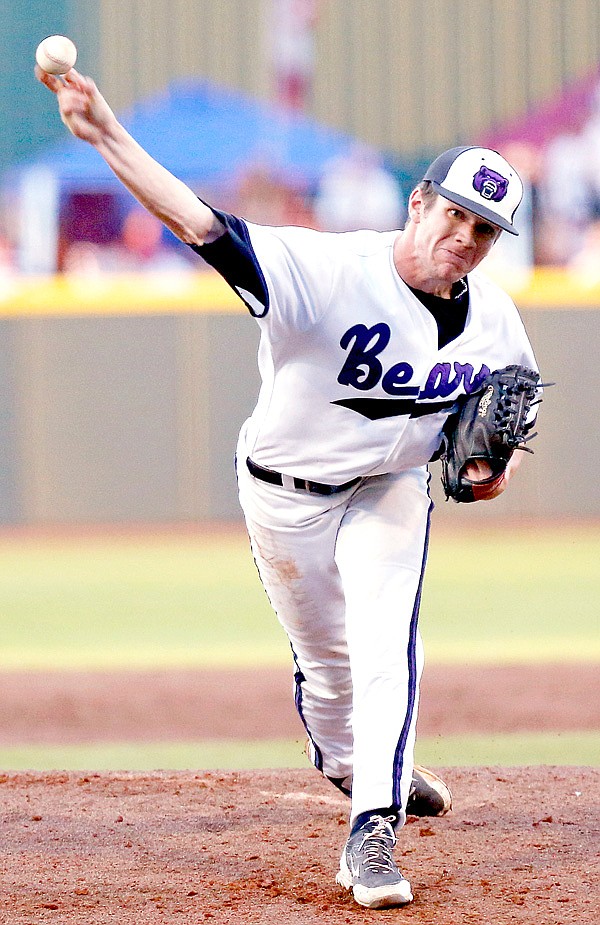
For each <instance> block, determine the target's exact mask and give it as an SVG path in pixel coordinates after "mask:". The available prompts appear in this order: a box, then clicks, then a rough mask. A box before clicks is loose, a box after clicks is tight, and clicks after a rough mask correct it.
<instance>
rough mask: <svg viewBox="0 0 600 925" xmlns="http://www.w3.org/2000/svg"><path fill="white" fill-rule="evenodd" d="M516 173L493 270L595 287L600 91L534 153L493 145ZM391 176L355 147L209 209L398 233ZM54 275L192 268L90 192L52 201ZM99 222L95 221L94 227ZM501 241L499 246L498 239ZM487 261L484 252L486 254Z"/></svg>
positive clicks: (145, 227)
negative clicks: (514, 232) (571, 279)
mask: <svg viewBox="0 0 600 925" xmlns="http://www.w3.org/2000/svg"><path fill="white" fill-rule="evenodd" d="M502 154H504V155H505V156H506V157H507V159H508V160H509V161H511V162H512V163H513V164H514V165H515V167H516V168H517V170H519V172H520V173H521V176H522V177H523V180H524V183H525V197H524V202H523V205H522V207H521V210H520V226H519V227H520V232H521V233H520V236H519V238H518V239H512V240H510V236H507V235H504V236H503V238H502V239H501V241H500V245H499V246H498V247H497V248H495V249H494V250H495V251H496V253H495V254H494V260H495V261H496V263H497V264H498V265H499V266H500V268H502V264H503V263H505V265H506V267H507V268H513V269H514V268H517V269H530V268H532V267H536V266H542V267H543V266H546V267H547V266H550V267H565V268H569V269H571V270H572V271H573V272H575V273H576V274H577V275H578V276H579V277H580V278H581V279H583V280H585V281H588V282H590V283H595V282H600V84H599V85H598V87H597V88H596V90H595V92H594V93H593V94H592V98H591V100H590V105H589V108H588V111H586V112H585V113H582V114H581V119H580V120H579V124H578V127H577V129H574V128H570V129H569V130H567V131H564V132H562V133H558V134H556V135H555V136H554V137H552V138H551V139H550V140H549V141H547V142H545V143H544V144H543V145H539V146H535V145H534V144H532V143H531V142H525V141H513V142H511V143H507V144H505V145H503V147H502ZM398 176H399V174H398V173H397V172H394V171H392V170H391V169H390V168H389V167H388V166H386V164H385V162H384V160H383V158H382V157H379V156H378V155H377V154H376V153H374V152H373V149H371V148H368V147H366V146H363V145H360V144H356V146H355V147H354V149H353V150H352V151H351V152H350V153H349V154H348V155H347V156H346V157H343V158H337V159H335V160H334V161H332V162H330V163H329V164H327V165H326V166H325V168H324V170H323V172H322V175H321V178H320V182H319V184H318V186H317V187H316V188H314V189H309V188H307V187H305V186H303V185H302V183H300V182H298V180H297V178H291V179H290V178H289V177H287V176H285V174H282V173H281V171H275V170H271V169H270V168H269V166H268V165H265V164H256V165H254V166H252V167H249V168H248V169H247V170H246V171H245V173H244V174H243V175H242V176H240V177H239V178H238V179H237V181H236V182H235V184H234V185H233V186H232V188H231V189H230V190H229V191H228V193H227V195H226V196H225V201H223V199H218V200H215V201H216V202H218V204H219V206H221V207H224V208H225V209H228V210H229V211H232V212H234V213H236V214H238V215H241V216H243V217H245V218H247V219H248V220H251V221H255V222H259V223H264V224H274V225H287V224H295V225H304V226H307V227H314V228H319V229H321V230H324V231H352V230H355V229H358V228H373V229H376V230H381V231H384V230H391V229H395V228H400V227H402V226H403V224H404V221H405V218H406V206H405V203H406V197H407V194H408V192H410V190H409V189H404V188H403V187H402V185H401V183H400V181H399V179H398ZM61 210H62V211H64V213H65V214H64V215H62V216H61V218H60V220H59V223H58V239H59V240H58V247H57V256H56V262H57V270H58V271H59V272H62V273H66V274H77V275H86V276H90V275H95V274H103V273H111V272H112V273H119V272H138V271H147V270H151V271H157V272H158V271H159V272H174V273H182V272H187V271H191V270H194V269H197V268H198V260H197V258H196V257H195V256H194V255H193V254H192V253H191V251H189V252H188V249H186V248H182V247H180V246H178V243H177V242H176V241H175V239H174V238H173V237H172V235H170V233H169V232H167V231H166V230H165V229H164V228H163V227H162V225H161V224H160V223H159V222H158V221H157V220H156V219H154V218H152V217H151V216H150V215H148V214H147V213H146V212H145V211H144V210H143V209H141V208H140V207H139V206H136V205H134V206H131V203H130V202H129V203H128V204H127V206H126V208H125V207H124V206H123V203H122V201H120V203H118V204H117V205H115V206H114V208H113V206H112V205H111V203H110V202H108V201H106V199H103V201H102V202H99V201H95V200H94V197H93V195H92V194H90V195H88V196H85V195H83V196H82V195H81V194H80V195H79V198H77V197H76V198H74V199H72V200H71V201H70V202H68V203H67V204H66V206H65V204H64V203H61ZM100 217H101V219H102V221H100ZM505 239H508V240H505ZM493 253H494V252H493ZM19 269H20V267H19V254H18V246H17V241H16V240H15V229H14V227H13V226H11V223H10V220H9V217H8V215H4V216H3V221H2V217H0V288H1V287H2V286H6V285H7V283H8V281H9V280H10V279H11V278H13V277H14V276H16V275H18V273H19Z"/></svg>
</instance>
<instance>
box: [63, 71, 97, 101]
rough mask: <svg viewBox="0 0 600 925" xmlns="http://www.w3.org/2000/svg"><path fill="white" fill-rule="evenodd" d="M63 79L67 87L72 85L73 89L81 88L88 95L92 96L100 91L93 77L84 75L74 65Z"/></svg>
mask: <svg viewBox="0 0 600 925" xmlns="http://www.w3.org/2000/svg"><path fill="white" fill-rule="evenodd" d="M63 80H64V82H65V84H66V86H67V87H71V88H72V89H73V90H81V91H83V92H84V93H86V94H87V95H88V96H92V95H93V94H94V93H97V92H98V88H97V87H96V84H95V83H94V81H93V80H92V78H91V77H84V75H83V74H80V73H79V71H76V70H75V68H74V67H72V68H71V70H70V71H67V73H66V74H65V75H64V77H63Z"/></svg>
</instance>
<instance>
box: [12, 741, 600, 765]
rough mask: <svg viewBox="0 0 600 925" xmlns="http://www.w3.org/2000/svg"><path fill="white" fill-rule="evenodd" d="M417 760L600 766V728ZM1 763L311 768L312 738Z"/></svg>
mask: <svg viewBox="0 0 600 925" xmlns="http://www.w3.org/2000/svg"><path fill="white" fill-rule="evenodd" d="M416 758H417V762H419V763H420V764H424V765H429V766H430V767H451V766H453V765H454V766H459V767H464V766H470V765H474V766H479V765H486V766H492V765H501V766H517V765H533V764H549V765H594V766H596V765H600V753H599V745H598V733H597V732H581V733H554V734H553V735H547V734H536V733H520V734H515V735H501V736H499V735H494V736H444V737H437V736H436V737H429V738H420V739H419V740H418V743H417V753H416ZM0 767H1V768H3V769H4V770H12V771H21V770H27V769H37V770H63V771H80V770H88V771H89V770H96V771H122V770H127V769H129V770H133V771H152V770H159V769H168V770H193V769H203V770H208V769H211V768H212V769H221V770H226V769H232V770H235V769H239V770H241V769H244V768H304V769H306V768H309V767H310V765H309V764H308V761H307V758H306V756H305V754H304V739H302V740H294V739H273V740H266V741H260V742H258V741H248V742H245V741H237V740H234V741H224V740H223V741H214V742H213V741H203V742H147V743H144V744H138V743H135V742H115V743H108V744H107V743H102V744H89V745H71V746H60V747H59V746H52V747H49V746H35V745H27V746H12V747H10V748H7V747H4V748H0Z"/></svg>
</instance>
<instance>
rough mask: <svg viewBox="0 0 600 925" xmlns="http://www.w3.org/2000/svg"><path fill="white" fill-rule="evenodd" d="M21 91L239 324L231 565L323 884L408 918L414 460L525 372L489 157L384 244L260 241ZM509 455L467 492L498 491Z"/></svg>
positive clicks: (471, 156)
mask: <svg viewBox="0 0 600 925" xmlns="http://www.w3.org/2000/svg"><path fill="white" fill-rule="evenodd" d="M38 77H39V79H40V80H41V81H42V82H43V83H44V84H45V85H46V86H47V87H49V89H50V90H53V91H54V92H55V93H57V95H58V101H59V106H60V112H61V116H62V118H63V121H64V122H65V123H66V125H67V126H68V128H69V129H70V130H71V132H72V133H73V134H74V135H76V136H78V137H79V138H82V139H84V140H86V141H88V142H90V143H91V144H92V145H94V147H95V148H96V149H97V151H98V152H99V153H100V155H102V157H103V158H104V159H105V160H106V162H107V163H108V165H109V166H110V167H111V169H112V170H113V171H114V173H115V174H116V176H117V177H118V178H119V179H120V181H121V182H122V183H123V184H124V185H125V186H126V187H127V188H128V189H129V190H130V192H131V193H132V194H133V195H134V196H135V197H137V199H138V200H139V201H140V202H141V203H142V204H143V205H144V206H145V207H146V208H147V209H148V210H149V211H150V212H152V213H153V214H154V215H156V216H158V217H159V218H160V219H161V220H162V221H163V222H164V223H165V224H166V225H167V226H168V227H169V228H170V229H171V230H172V231H173V232H174V233H175V234H176V235H177V236H178V237H179V238H180V239H181V240H182V241H183V242H185V243H186V244H188V245H189V246H190V247H191V248H193V250H195V251H196V252H197V253H198V254H200V255H201V256H202V257H203V258H204V259H205V260H206V261H208V263H209V264H211V265H212V266H213V267H215V268H216V269H217V270H218V271H219V273H221V274H222V275H223V277H224V278H225V279H226V280H227V282H228V283H229V284H230V285H231V286H232V287H233V288H234V289H235V291H236V292H237V293H238V295H239V296H240V298H241V299H242V300H243V302H244V303H245V304H246V306H247V308H248V311H249V313H250V315H251V316H252V317H253V318H254V319H255V321H256V323H257V324H258V325H259V327H260V332H261V340H260V347H259V354H258V362H259V367H260V372H261V375H262V386H261V390H260V395H259V398H258V402H257V405H256V408H255V409H254V412H253V413H252V415H251V416H250V418H249V419H248V420H247V421H246V422H245V424H244V425H243V427H242V430H241V433H240V437H239V443H238V446H237V476H238V484H239V495H240V501H241V505H242V508H243V511H244V515H245V519H246V524H247V528H248V533H249V536H250V541H251V545H252V551H253V554H254V558H255V560H256V563H257V566H258V569H259V572H260V576H261V579H262V581H263V583H264V586H265V588H266V591H267V593H268V596H269V599H270V601H271V603H272V605H273V608H274V609H275V612H276V614H277V616H278V618H279V620H280V621H281V623H282V625H283V627H284V628H285V631H286V633H287V635H288V637H289V639H290V643H291V648H292V652H293V660H294V665H295V697H296V705H297V708H298V711H299V713H300V716H301V718H302V720H303V722H304V725H305V728H306V732H307V736H308V741H309V746H308V751H309V755H310V757H311V759H312V761H313V763H314V764H315V766H316V768H317V769H318V770H319V771H321V772H322V773H323V774H324V775H326V777H328V778H329V779H330V780H331V781H332V782H333V783H334V784H336V786H338V787H339V788H340V789H341V790H343V791H344V792H345V793H347V794H348V795H349V796H350V797H351V804H350V806H351V808H350V813H349V834H348V838H347V841H346V843H345V846H344V848H343V851H342V856H341V862H340V870H339V873H338V875H337V880H338V882H339V883H340V884H341V885H342V886H343V887H345V888H346V889H352V891H353V895H354V898H355V899H356V901H357V902H358V903H360V904H361V905H363V906H367V907H370V908H383V907H388V906H395V905H403V904H405V903H408V902H410V901H411V899H412V892H411V887H410V884H409V882H408V880H407V879H405V878H404V876H403V875H402V874H401V872H400V871H399V869H398V867H397V866H396V863H395V860H394V857H393V847H394V845H395V842H396V835H397V832H398V830H399V829H400V828H401V827H402V825H403V823H404V822H405V819H406V813H407V807H409V798H410V795H411V791H414V790H415V788H416V789H417V791H418V792H417V803H418V801H419V800H422V801H424V802H425V804H427V800H428V795H429V796H431V794H432V793H433V795H434V798H435V797H437V798H438V799H439V801H440V802H439V805H438V806H437V807H434V808H433V809H432V810H431V811H432V812H438V813H443V812H444V811H445V810H446V809H447V808H448V806H449V793H448V791H447V789H446V788H445V786H444V784H443V782H441V781H439V780H438V779H437V778H436V777H435V775H431V774H429V772H426V771H423V772H419V773H417V775H414V774H413V771H414V767H413V749H414V743H415V728H416V721H417V707H418V700H419V684H420V678H421V671H422V667H423V651H422V644H421V639H420V636H419V630H418V625H417V621H418V613H419V602H420V598H421V588H422V582H423V573H424V569H425V562H426V558H427V543H428V536H429V526H430V518H431V511H432V506H433V505H432V502H431V499H430V496H429V491H428V485H429V479H430V475H429V470H428V463H429V462H430V461H431V460H432V458H434V457H435V456H436V454H437V453H438V452H439V448H440V443H441V438H442V428H443V426H444V423H445V422H446V420H447V417H448V415H449V413H450V409H451V408H452V406H453V405H454V403H455V402H456V400H457V398H459V397H460V396H461V395H463V396H464V395H466V394H468V393H470V392H472V391H474V390H475V389H476V388H477V386H478V384H479V383H480V382H481V381H482V379H483V378H485V376H486V375H487V374H488V373H489V371H490V370H494V369H497V368H500V367H503V366H505V365H507V364H510V363H515V364H524V365H526V366H528V367H531V368H534V369H535V368H536V363H535V358H534V355H533V351H532V348H531V346H530V343H529V340H528V338H527V336H526V333H525V330H524V328H523V325H522V322H521V320H520V318H519V315H518V313H517V310H516V308H515V306H514V304H513V303H512V301H511V300H510V298H509V297H508V295H506V294H505V293H504V292H503V291H502V290H501V289H499V288H498V287H497V286H496V285H495V284H493V283H492V282H490V281H489V280H488V279H486V278H485V276H483V275H481V274H480V273H478V272H476V267H477V266H478V264H479V263H480V262H481V261H482V260H483V258H484V257H485V256H486V254H488V253H489V251H490V249H491V247H492V246H493V244H494V242H495V241H496V240H497V239H498V237H499V236H500V234H501V232H502V231H505V232H507V233H509V234H516V233H517V232H516V231H515V228H514V224H513V221H514V215H515V212H516V209H517V207H518V205H519V202H520V200H521V196H522V184H521V180H520V179H519V176H518V175H517V172H516V171H515V170H514V169H513V167H511V165H510V164H509V163H507V161H506V160H505V159H504V158H503V157H501V156H500V155H499V154H498V153H496V152H495V151H492V150H489V149H485V148H480V147H464V148H453V149H451V150H450V151H446V152H445V153H443V154H442V155H441V156H440V157H438V158H437V159H436V160H435V161H434V162H433V164H432V165H431V166H430V167H429V169H428V171H427V173H426V174H425V177H424V178H423V181H422V182H421V183H419V184H418V186H417V187H416V188H415V189H414V190H413V191H412V193H411V194H410V197H409V202H408V213H409V220H408V222H407V225H406V227H405V229H404V230H402V231H393V232H383V233H381V232H374V231H358V232H351V233H343V234H332V233H321V232H318V231H314V230H311V229H307V228H296V227H291V228H290V227H286V228H275V227H265V226H259V225H256V224H253V223H251V222H247V221H244V220H243V219H241V218H238V217H235V216H233V215H229V214H226V213H224V212H220V211H218V210H216V209H213V208H211V207H209V206H208V205H206V204H204V203H203V202H201V201H199V200H198V198H197V197H196V196H195V195H194V194H193V192H192V191H191V190H190V189H189V188H188V187H186V186H185V185H184V184H183V183H181V182H180V181H179V180H177V179H176V178H175V177H173V176H172V175H171V174H170V173H168V171H166V170H165V169H164V168H163V167H162V166H160V165H159V164H158V163H156V161H154V160H153V159H152V158H151V157H150V156H149V155H148V154H147V153H146V152H145V151H144V150H143V149H142V148H141V147H140V146H139V145H138V144H137V143H136V142H135V141H134V140H133V139H132V138H131V136H130V135H129V134H128V133H127V132H126V130H125V129H124V128H123V127H122V126H121V125H120V124H119V122H118V121H117V119H116V118H115V116H114V115H113V113H112V111H111V110H110V108H109V106H108V104H107V103H106V102H105V100H104V98H103V97H102V96H101V94H100V93H99V91H98V90H97V88H96V86H95V84H94V83H93V81H91V80H90V79H89V78H86V77H83V76H81V75H79V74H78V73H77V72H76V71H74V70H72V71H70V72H69V74H67V76H66V77H65V78H64V80H63V81H59V80H58V79H57V78H55V77H51V76H49V75H46V74H43V73H41V72H38ZM522 455H524V454H518V453H515V454H514V456H513V458H512V459H511V461H510V463H509V465H508V467H507V469H506V471H505V472H504V473H503V474H502V475H501V476H499V477H498V478H497V479H495V480H494V481H492V482H491V483H490V482H489V481H488V482H486V484H485V485H483V486H482V487H481V490H480V491H479V493H478V495H477V498H478V499H481V500H490V499H492V498H495V497H497V496H498V495H499V494H500V493H501V492H502V491H504V489H505V488H506V485H507V484H508V482H509V480H510V478H511V476H512V474H513V473H514V471H515V469H516V468H517V464H518V461H519V458H520V457H521V456H522ZM473 477H474V478H477V477H478V476H477V473H476V472H474V473H473ZM413 798H414V793H413ZM421 808H423V807H422V806H421ZM425 811H427V810H425Z"/></svg>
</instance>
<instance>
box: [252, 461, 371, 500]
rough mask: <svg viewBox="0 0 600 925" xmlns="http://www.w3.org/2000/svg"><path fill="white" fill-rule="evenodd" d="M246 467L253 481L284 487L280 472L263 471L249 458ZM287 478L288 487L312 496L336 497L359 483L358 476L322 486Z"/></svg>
mask: <svg viewBox="0 0 600 925" xmlns="http://www.w3.org/2000/svg"><path fill="white" fill-rule="evenodd" d="M246 465H247V466H248V472H249V473H250V474H251V475H253V476H254V478H255V479H260V480H261V482H268V483H269V485H281V486H283V485H284V476H283V475H282V474H281V472H275V471H274V470H273V469H265V467H264V466H259V465H258V464H257V463H255V462H253V461H252V460H251V459H250V457H248V458H247V460H246ZM289 478H290V487H293V488H297V489H299V490H300V491H309V492H311V493H312V494H314V495H337V494H338V492H340V491H346V489H347V488H352V486H353V485H357V484H358V482H360V476H357V478H355V479H350V481H349V482H344V484H343V485H323V483H322V482H310V481H309V480H308V479H297V478H296V477H295V476H290V477H289ZM286 481H287V478H286ZM286 487H287V486H286Z"/></svg>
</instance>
